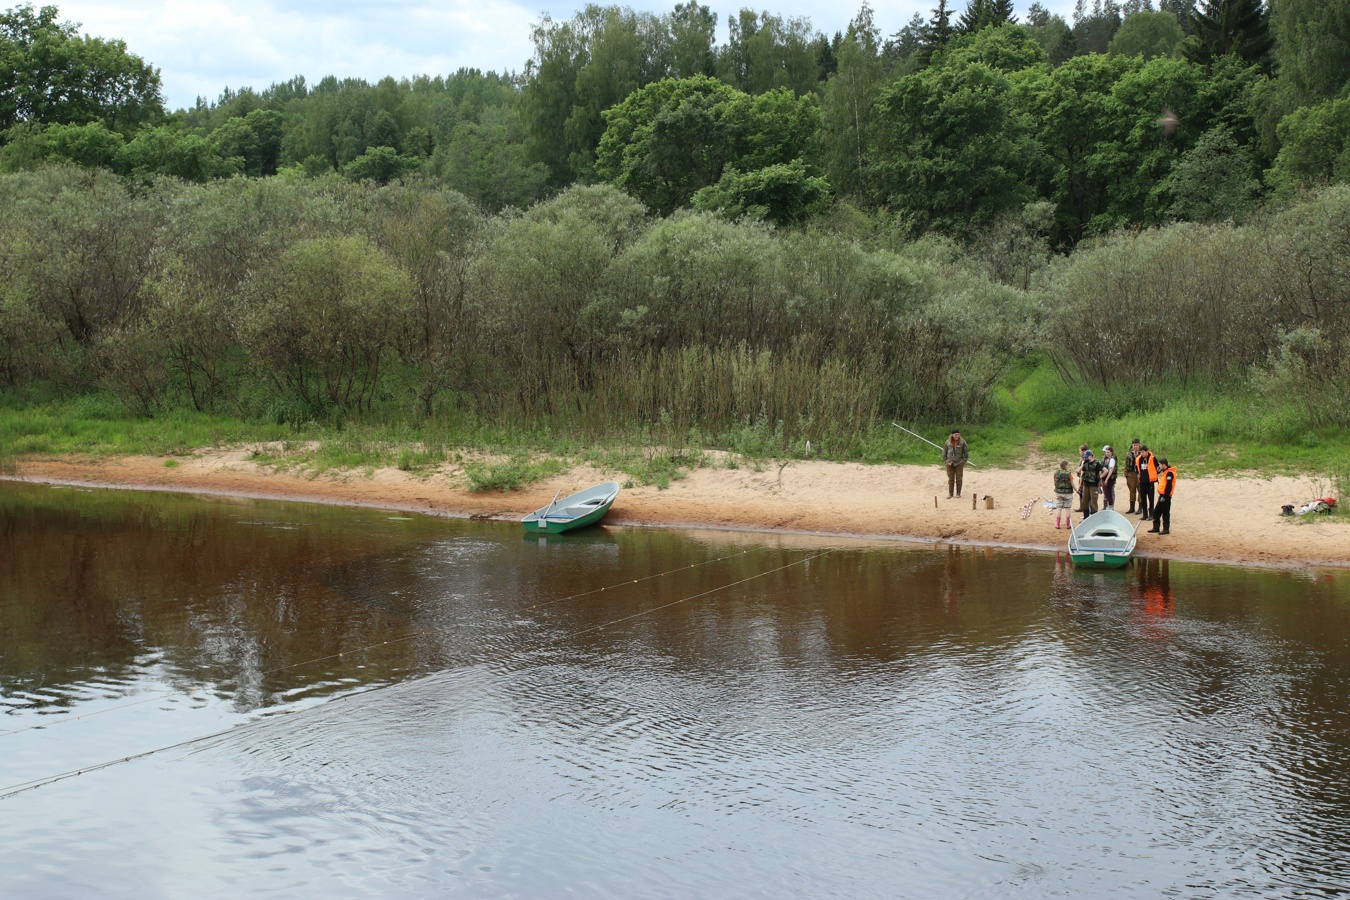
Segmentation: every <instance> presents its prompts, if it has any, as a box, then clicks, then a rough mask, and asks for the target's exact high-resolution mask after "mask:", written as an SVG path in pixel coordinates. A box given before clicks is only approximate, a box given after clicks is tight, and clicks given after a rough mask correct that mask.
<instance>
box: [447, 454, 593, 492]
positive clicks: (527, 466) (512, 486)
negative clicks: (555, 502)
mask: <svg viewBox="0 0 1350 900" xmlns="http://www.w3.org/2000/svg"><path fill="white" fill-rule="evenodd" d="M566 469H567V464H566V463H564V462H563V461H562V460H560V459H556V458H554V457H537V458H533V459H532V458H530V457H528V456H526V455H525V454H520V455H517V456H512V457H510V458H509V459H506V460H502V461H500V462H484V461H481V460H476V461H473V462H470V463H467V464H465V466H464V477H465V478H466V479H467V480H468V482H469V490H471V491H474V492H478V491H515V490H519V489H520V488H521V487H523V486H525V485H527V484H530V483H531V482H535V481H539V480H541V479H544V478H548V477H550V476H552V475H557V474H558V473H560V472H563V471H565V470H566Z"/></svg>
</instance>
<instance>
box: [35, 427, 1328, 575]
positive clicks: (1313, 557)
mask: <svg viewBox="0 0 1350 900" xmlns="http://www.w3.org/2000/svg"><path fill="white" fill-rule="evenodd" d="M174 462H175V463H176V464H175V465H172V466H167V465H166V460H165V459H164V458H162V457H145V456H129V457H100V458H97V459H81V458H76V457H67V458H59V459H32V460H19V461H18V464H17V472H16V473H15V474H14V475H13V476H11V477H16V478H19V479H22V480H26V481H37V482H51V483H72V484H88V485H106V486H115V487H123V488H140V489H152V490H171V491H187V492H193V493H207V494H226V495H233V496H248V497H259V498H272V499H285V500H303V501H310V502H321V503H332V504H346V505H359V506H370V507H378V508H386V509H394V510H407V511H416V512H425V513H432V514H437V515H450V516H472V517H475V518H491V519H504V520H510V519H519V518H520V517H521V516H523V515H525V514H527V513H529V512H530V511H532V510H534V509H537V508H538V507H540V506H543V505H544V504H546V503H548V502H549V500H550V499H552V498H553V496H554V494H555V493H556V492H557V491H559V490H561V491H562V493H563V494H564V495H566V494H568V493H570V492H572V491H574V490H580V489H582V488H584V487H588V486H590V485H592V484H595V483H597V482H599V481H605V480H617V481H619V482H620V483H625V482H627V480H628V479H627V476H625V475H623V474H621V473H616V472H606V471H600V470H595V469H590V468H587V467H576V468H573V469H571V470H569V471H567V472H565V473H564V474H562V475H559V476H557V477H554V478H550V479H546V480H543V481H539V482H536V483H534V484H532V485H529V486H527V487H525V488H523V489H522V490H519V491H512V492H508V493H501V492H486V493H472V492H470V491H469V490H468V488H467V486H466V482H465V479H464V477H463V471H462V469H460V468H459V467H458V466H455V465H450V464H446V465H443V466H441V467H440V468H438V469H435V470H433V471H431V472H429V473H428V472H423V473H417V474H410V473H407V472H403V471H401V470H399V469H394V468H389V469H376V470H374V471H369V470H362V471H359V472H346V473H342V474H324V475H318V476H311V475H307V474H304V473H296V472H293V471H287V470H284V469H283V470H277V469H275V468H274V467H270V466H265V465H260V464H258V463H256V462H253V461H251V460H250V459H249V454H248V452H247V451H245V450H241V449H234V450H204V451H201V452H199V453H197V454H194V455H193V456H191V457H187V458H183V457H179V458H176V459H175V460H174ZM1051 483H1052V482H1051V467H1050V463H1049V461H1048V460H1047V461H1046V462H1045V464H1044V465H1039V466H1029V467H1026V468H1015V469H979V468H977V469H968V470H967V472H966V478H965V485H964V488H965V489H964V491H963V496H962V497H961V498H959V499H951V500H949V499H947V483H946V476H945V474H944V472H943V470H942V467H941V466H940V465H931V466H895V465H875V466H874V465H863V464H856V463H832V462H818V461H798V460H793V461H789V462H785V463H779V462H774V461H769V462H765V463H762V464H761V465H759V466H758V467H755V466H750V465H746V464H741V465H739V466H738V467H736V468H729V467H725V466H709V467H704V468H699V469H695V470H694V471H692V472H690V473H689V474H688V476H687V477H685V478H683V479H681V480H678V481H674V482H672V483H671V485H670V486H669V487H668V488H666V489H664V490H660V489H658V488H656V487H654V486H640V485H635V486H633V487H630V488H627V489H625V490H624V491H623V493H622V494H621V495H620V497H619V500H618V502H617V503H615V505H614V508H613V509H612V510H611V511H610V514H609V516H608V518H606V520H605V524H606V525H643V526H658V525H664V526H680V527H694V528H700V527H701V528H731V529H743V530H749V531H765V532H796V533H806V534H830V535H853V536H862V537H873V538H883V539H895V540H920V541H928V542H949V543H962V544H977V545H1008V546H1016V547H1025V548H1033V549H1045V550H1047V551H1051V550H1056V549H1061V548H1062V547H1063V546H1064V542H1065V540H1066V539H1067V532H1066V531H1063V530H1060V531H1057V530H1056V529H1055V520H1054V513H1053V512H1050V511H1049V510H1047V509H1046V508H1045V506H1044V504H1043V502H1042V500H1043V499H1044V498H1045V497H1048V496H1050V485H1051ZM1330 489H1331V488H1330V486H1329V485H1328V484H1327V483H1326V482H1318V481H1316V480H1314V479H1310V478H1292V477H1271V478H1267V477H1259V476H1224V477H1205V478H1189V477H1187V475H1186V472H1185V470H1184V469H1182V470H1181V472H1180V480H1179V482H1178V488H1177V494H1176V499H1175V500H1174V501H1173V513H1172V533H1171V534H1169V535H1155V534H1149V533H1148V525H1147V524H1145V525H1143V526H1142V527H1140V529H1139V546H1138V549H1137V551H1136V554H1137V555H1139V556H1152V557H1166V558H1169V559H1188V560H1205V561H1213V562H1228V563H1242V564H1256V565H1265V566H1281V567H1304V566H1314V565H1315V566H1350V510H1340V511H1338V513H1337V514H1336V515H1334V516H1311V515H1310V516H1294V517H1287V516H1281V515H1280V507H1281V506H1282V505H1283V504H1286V503H1293V504H1299V505H1301V504H1303V503H1305V502H1306V501H1308V500H1311V499H1313V498H1314V497H1317V496H1319V495H1321V494H1325V493H1326V492H1328V491H1329V490H1330ZM986 497H992V498H993V508H992V509H990V508H987V504H986V501H985V498H986ZM1037 498H1041V499H1037ZM1032 501H1035V502H1033V503H1032V505H1031V510H1030V515H1029V516H1026V517H1024V516H1023V509H1024V507H1025V506H1026V504H1028V503H1029V502H1032ZM1127 507H1128V500H1127V499H1126V494H1125V484H1124V479H1123V478H1122V479H1121V481H1120V484H1119V490H1118V496H1117V502H1116V509H1117V510H1119V511H1121V512H1124V511H1125V510H1126V508H1127Z"/></svg>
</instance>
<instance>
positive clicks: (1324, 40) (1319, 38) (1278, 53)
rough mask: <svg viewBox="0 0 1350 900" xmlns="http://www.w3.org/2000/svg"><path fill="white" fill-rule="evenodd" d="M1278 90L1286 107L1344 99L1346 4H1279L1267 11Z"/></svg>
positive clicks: (1349, 7) (1349, 77)
mask: <svg viewBox="0 0 1350 900" xmlns="http://www.w3.org/2000/svg"><path fill="white" fill-rule="evenodd" d="M1270 16H1271V22H1270V25H1271V30H1272V31H1273V32H1274V34H1275V37H1276V41H1275V46H1274V59H1275V64H1276V71H1277V72H1278V73H1279V78H1278V82H1279V89H1280V91H1281V92H1283V93H1287V94H1288V95H1289V102H1288V108H1289V109H1293V108H1296V107H1298V106H1305V105H1310V104H1312V103H1316V102H1319V101H1322V100H1330V99H1331V98H1333V97H1340V96H1345V91H1346V87H1347V85H1350V0H1280V2H1279V3H1277V4H1274V5H1273V7H1272V9H1271V14H1270Z"/></svg>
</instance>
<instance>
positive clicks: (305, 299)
mask: <svg viewBox="0 0 1350 900" xmlns="http://www.w3.org/2000/svg"><path fill="white" fill-rule="evenodd" d="M411 294H412V290H411V284H410V283H409V280H408V276H407V275H406V274H405V273H404V272H403V271H401V270H400V269H399V268H398V267H397V266H396V265H394V264H393V263H392V262H391V261H390V260H389V258H388V257H387V256H386V255H385V254H384V253H382V252H381V251H380V250H378V249H377V248H376V247H374V246H372V245H371V243H370V242H369V241H367V240H365V239H364V238H360V237H339V238H332V237H325V238H315V239H312V240H306V241H301V242H299V243H297V244H295V245H293V246H292V247H290V248H289V249H288V250H286V251H285V252H284V253H282V254H281V255H280V256H279V257H278V258H277V259H276V260H275V261H273V262H272V263H271V264H270V265H268V266H266V267H265V268H264V269H263V270H261V271H260V272H258V274H257V276H256V277H255V278H254V279H253V280H252V281H251V282H250V284H249V286H248V297H249V305H248V313H247V314H246V315H245V316H244V318H243V321H242V322H241V323H240V333H241V337H242V339H243V341H244V344H245V346H246V347H247V348H248V350H249V352H250V354H251V355H252V357H253V360H254V362H255V363H256V364H257V365H258V366H259V368H260V370H261V371H260V374H262V375H263V376H264V377H265V378H266V379H268V380H270V381H272V382H273V383H274V384H276V385H277V386H278V387H279V388H281V389H282V390H285V391H286V392H287V393H289V394H291V395H292V396H294V397H296V398H297V399H299V400H300V401H301V402H302V403H304V404H305V406H306V407H307V408H308V409H309V410H310V411H311V412H320V411H323V410H325V409H335V410H339V411H341V412H348V411H352V410H369V409H370V406H371V403H372V402H373V401H374V399H375V396H376V394H377V392H378V390H379V387H380V384H381V382H382V381H383V380H384V379H385V378H386V377H387V375H388V368H389V363H390V361H391V357H392V356H393V355H394V354H395V352H396V350H397V345H398V338H399V336H400V335H401V334H402V333H403V332H404V330H405V329H406V327H407V325H406V323H407V319H408V316H409V314H410V312H411Z"/></svg>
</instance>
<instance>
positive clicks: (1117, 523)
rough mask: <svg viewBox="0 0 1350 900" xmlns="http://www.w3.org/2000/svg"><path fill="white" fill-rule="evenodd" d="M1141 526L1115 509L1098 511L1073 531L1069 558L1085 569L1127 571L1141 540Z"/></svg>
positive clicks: (1070, 536) (1070, 539) (1070, 534)
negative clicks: (1131, 522)
mask: <svg viewBox="0 0 1350 900" xmlns="http://www.w3.org/2000/svg"><path fill="white" fill-rule="evenodd" d="M1138 527H1139V526H1138V525H1131V524H1130V520H1129V519H1127V518H1125V517H1124V516H1122V515H1121V514H1120V513H1118V512H1116V511H1115V510H1114V509H1104V510H1102V511H1101V512H1095V513H1093V514H1092V515H1090V516H1088V517H1087V518H1086V519H1084V520H1083V521H1081V522H1079V523H1078V524H1077V525H1076V526H1074V529H1073V531H1070V532H1069V558H1070V559H1072V560H1073V564H1074V565H1075V566H1081V567H1083V568H1089V569H1121V568H1124V567H1125V565H1126V564H1128V563H1129V561H1130V555H1131V554H1132V553H1134V545H1135V542H1136V541H1138V540H1139V536H1138V535H1137V534H1135V529H1137V528H1138Z"/></svg>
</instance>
